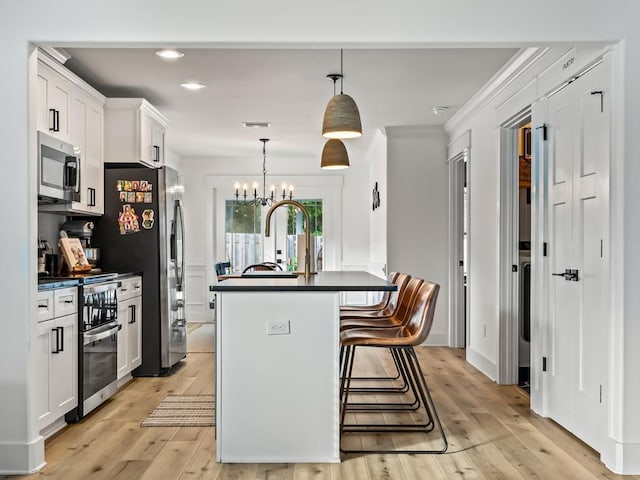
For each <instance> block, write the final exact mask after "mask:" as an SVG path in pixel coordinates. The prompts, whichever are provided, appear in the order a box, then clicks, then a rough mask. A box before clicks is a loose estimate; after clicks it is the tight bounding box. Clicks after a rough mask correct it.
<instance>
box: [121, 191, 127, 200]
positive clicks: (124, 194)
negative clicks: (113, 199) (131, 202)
mask: <svg viewBox="0 0 640 480" xmlns="http://www.w3.org/2000/svg"><path fill="white" fill-rule="evenodd" d="M120 201H121V202H126V201H127V192H120Z"/></svg>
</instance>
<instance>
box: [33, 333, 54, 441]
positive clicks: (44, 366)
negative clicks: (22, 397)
mask: <svg viewBox="0 0 640 480" xmlns="http://www.w3.org/2000/svg"><path fill="white" fill-rule="evenodd" d="M54 332H55V321H54V320H48V321H46V322H40V323H38V326H37V329H36V341H35V344H34V349H35V358H34V360H35V363H34V365H35V377H36V384H35V388H36V395H35V403H36V422H37V427H38V430H40V429H42V428H44V427H46V426H47V425H48V424H50V423H51V422H53V421H54V420H55V417H53V415H52V412H51V408H50V406H49V405H50V402H49V398H50V396H51V357H52V353H51V352H53V351H54V350H55V343H53V344H52V339H53V341H54V342H55V333H54ZM52 333H54V334H52Z"/></svg>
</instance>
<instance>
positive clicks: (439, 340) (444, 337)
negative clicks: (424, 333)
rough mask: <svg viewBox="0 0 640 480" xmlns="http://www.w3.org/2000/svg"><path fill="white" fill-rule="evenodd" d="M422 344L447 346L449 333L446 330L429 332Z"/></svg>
mask: <svg viewBox="0 0 640 480" xmlns="http://www.w3.org/2000/svg"><path fill="white" fill-rule="evenodd" d="M423 345H428V346H431V347H448V346H449V334H448V333H447V332H431V333H430V334H429V337H427V341H426V342H424V343H423Z"/></svg>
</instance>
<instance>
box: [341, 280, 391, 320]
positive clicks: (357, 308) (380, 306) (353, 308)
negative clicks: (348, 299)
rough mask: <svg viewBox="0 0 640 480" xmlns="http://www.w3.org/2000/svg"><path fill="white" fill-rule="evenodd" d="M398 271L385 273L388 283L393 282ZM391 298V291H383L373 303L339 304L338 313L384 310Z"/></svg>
mask: <svg viewBox="0 0 640 480" xmlns="http://www.w3.org/2000/svg"><path fill="white" fill-rule="evenodd" d="M398 275H399V274H398V272H391V273H390V274H389V275H387V281H388V282H390V283H395V281H396V278H398ZM390 299H391V292H384V295H382V298H381V299H380V302H378V303H376V304H374V305H340V313H343V312H344V313H356V314H357V313H360V312H378V311H380V310H384V309H385V308H386V307H387V305H389V300H390Z"/></svg>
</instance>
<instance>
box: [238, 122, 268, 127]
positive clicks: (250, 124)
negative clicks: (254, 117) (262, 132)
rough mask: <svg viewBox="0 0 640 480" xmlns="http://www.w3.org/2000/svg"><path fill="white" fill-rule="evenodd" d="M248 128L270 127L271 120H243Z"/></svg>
mask: <svg viewBox="0 0 640 480" xmlns="http://www.w3.org/2000/svg"><path fill="white" fill-rule="evenodd" d="M242 125H244V126H245V127H246V128H269V127H270V126H271V122H242Z"/></svg>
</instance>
